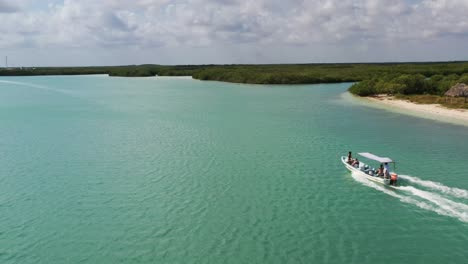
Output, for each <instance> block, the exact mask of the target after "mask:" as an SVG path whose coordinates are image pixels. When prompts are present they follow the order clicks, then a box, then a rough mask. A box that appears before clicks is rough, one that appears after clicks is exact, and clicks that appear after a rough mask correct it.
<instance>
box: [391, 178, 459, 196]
mask: <svg viewBox="0 0 468 264" xmlns="http://www.w3.org/2000/svg"><path fill="white" fill-rule="evenodd" d="M399 177H400V178H401V179H404V180H406V181H408V182H411V183H414V184H417V185H419V186H423V187H426V188H429V189H432V190H436V191H440V192H441V193H444V194H447V195H451V196H455V197H458V198H465V199H468V191H467V190H464V189H459V188H454V187H448V186H445V185H443V184H442V183H440V182H433V181H425V180H421V179H420V178H418V177H413V176H409V175H400V176H399Z"/></svg>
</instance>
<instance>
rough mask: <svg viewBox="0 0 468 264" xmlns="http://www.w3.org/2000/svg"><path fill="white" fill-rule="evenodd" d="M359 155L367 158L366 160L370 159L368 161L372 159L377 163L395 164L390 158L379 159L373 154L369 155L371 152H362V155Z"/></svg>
mask: <svg viewBox="0 0 468 264" xmlns="http://www.w3.org/2000/svg"><path fill="white" fill-rule="evenodd" d="M358 154H359V155H361V156H363V157H365V158H368V159H371V160H375V161H378V162H381V163H386V162H387V163H394V161H393V160H392V159H390V158H386V157H379V156H377V155H374V154H372V153H369V152H361V153H358Z"/></svg>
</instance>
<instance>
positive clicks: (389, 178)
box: [341, 152, 398, 187]
mask: <svg viewBox="0 0 468 264" xmlns="http://www.w3.org/2000/svg"><path fill="white" fill-rule="evenodd" d="M358 154H359V156H361V157H364V158H367V159H370V160H374V161H377V162H380V163H381V164H385V163H387V164H388V163H392V164H393V165H394V167H395V161H393V160H392V159H390V158H386V157H379V156H377V155H374V154H372V153H369V152H361V153H358ZM353 160H354V159H353ZM341 162H343V164H344V165H345V167H346V168H347V169H348V170H349V171H351V172H356V173H357V175H359V176H360V177H363V178H366V179H368V180H370V181H373V182H378V183H381V184H383V185H387V186H390V187H394V186H396V183H397V181H398V175H397V174H396V173H395V172H393V171H392V172H390V171H389V172H388V173H386V174H387V175H385V174H383V173H380V175H379V173H378V170H377V169H375V168H372V167H371V166H369V165H368V164H366V163H364V162H362V161H359V164H358V165H357V166H356V165H355V166H353V165H352V163H351V164H350V163H348V157H346V156H342V157H341Z"/></svg>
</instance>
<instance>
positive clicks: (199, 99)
mask: <svg viewBox="0 0 468 264" xmlns="http://www.w3.org/2000/svg"><path fill="white" fill-rule="evenodd" d="M349 85H350V84H328V85H300V86H261V85H239V84H227V83H220V82H202V81H196V80H192V79H190V78H136V79H131V78H110V77H107V76H73V77H64V76H50V77H1V78H0V263H5V264H8V263H466V261H467V260H468V250H467V248H468V246H467V245H468V191H467V190H468V163H467V162H466V159H467V158H468V143H467V141H466V139H467V136H468V127H464V126H456V125H451V124H444V123H440V122H436V121H432V120H426V119H419V118H415V117H411V116H404V115H401V114H398V113H392V112H388V111H384V110H380V109H373V108H369V107H366V106H365V105H361V104H356V103H354V101H353V99H352V98H350V97H349V96H347V95H346V93H345V92H346V89H347V88H348V87H349ZM348 150H353V151H354V152H359V151H370V152H374V153H376V154H380V155H387V156H390V157H392V158H394V159H395V160H397V161H399V163H397V171H398V172H399V173H400V174H401V175H402V176H401V178H402V180H403V181H402V185H404V187H401V188H400V189H399V190H393V189H388V188H385V187H382V186H379V185H376V184H370V183H368V182H365V181H361V180H359V178H357V177H355V176H353V175H351V174H350V173H348V172H347V171H346V170H345V169H344V167H343V166H342V164H341V163H340V161H339V156H340V155H345V154H346V153H347V151H348Z"/></svg>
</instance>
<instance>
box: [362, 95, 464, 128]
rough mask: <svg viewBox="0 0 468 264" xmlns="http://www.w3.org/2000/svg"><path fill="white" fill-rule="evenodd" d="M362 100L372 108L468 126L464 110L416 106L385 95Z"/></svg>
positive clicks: (438, 106)
mask: <svg viewBox="0 0 468 264" xmlns="http://www.w3.org/2000/svg"><path fill="white" fill-rule="evenodd" d="M361 98H362V99H363V100H364V101H367V102H369V103H370V104H369V105H370V106H374V107H379V108H382V109H386V110H389V111H394V112H398V113H403V114H408V115H413V116H418V117H422V118H428V119H433V120H438V121H442V122H448V123H452V124H460V125H465V126H468V111H467V110H464V109H450V108H446V107H443V106H441V105H439V104H416V103H413V102H410V101H407V100H399V99H395V98H394V97H391V96H383V95H380V96H375V97H361Z"/></svg>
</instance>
